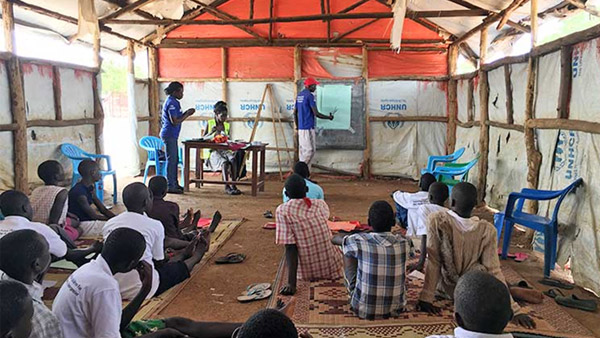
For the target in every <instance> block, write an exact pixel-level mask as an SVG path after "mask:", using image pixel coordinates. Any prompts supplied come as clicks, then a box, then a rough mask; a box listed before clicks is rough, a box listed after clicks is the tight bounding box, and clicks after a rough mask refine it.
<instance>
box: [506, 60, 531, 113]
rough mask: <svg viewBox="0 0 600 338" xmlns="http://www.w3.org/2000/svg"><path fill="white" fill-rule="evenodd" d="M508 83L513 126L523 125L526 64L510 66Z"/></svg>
mask: <svg viewBox="0 0 600 338" xmlns="http://www.w3.org/2000/svg"><path fill="white" fill-rule="evenodd" d="M510 68H511V73H510V83H511V85H512V97H513V119H514V122H515V124H518V125H523V124H525V93H526V92H527V64H526V63H515V64H513V65H510Z"/></svg>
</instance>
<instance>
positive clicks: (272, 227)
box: [263, 222, 277, 230]
mask: <svg viewBox="0 0 600 338" xmlns="http://www.w3.org/2000/svg"><path fill="white" fill-rule="evenodd" d="M275 228H277V225H276V224H275V222H269V223H266V224H265V225H263V229H267V230H275Z"/></svg>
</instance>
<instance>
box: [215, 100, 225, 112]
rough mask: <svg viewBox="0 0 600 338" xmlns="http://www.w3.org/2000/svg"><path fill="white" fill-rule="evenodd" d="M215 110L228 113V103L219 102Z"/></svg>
mask: <svg viewBox="0 0 600 338" xmlns="http://www.w3.org/2000/svg"><path fill="white" fill-rule="evenodd" d="M214 110H215V112H222V111H227V102H225V101H217V103H215V108H214Z"/></svg>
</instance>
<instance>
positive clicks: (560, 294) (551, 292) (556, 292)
mask: <svg viewBox="0 0 600 338" xmlns="http://www.w3.org/2000/svg"><path fill="white" fill-rule="evenodd" d="M543 293H544V295H546V296H548V297H550V298H556V297H565V294H564V293H563V292H562V291H561V290H560V289H550V290H548V291H544V292H543Z"/></svg>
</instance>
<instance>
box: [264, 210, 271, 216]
mask: <svg viewBox="0 0 600 338" xmlns="http://www.w3.org/2000/svg"><path fill="white" fill-rule="evenodd" d="M263 216H264V217H265V218H273V213H272V212H271V210H267V211H265V213H264V214H263Z"/></svg>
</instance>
